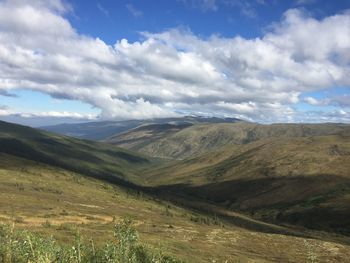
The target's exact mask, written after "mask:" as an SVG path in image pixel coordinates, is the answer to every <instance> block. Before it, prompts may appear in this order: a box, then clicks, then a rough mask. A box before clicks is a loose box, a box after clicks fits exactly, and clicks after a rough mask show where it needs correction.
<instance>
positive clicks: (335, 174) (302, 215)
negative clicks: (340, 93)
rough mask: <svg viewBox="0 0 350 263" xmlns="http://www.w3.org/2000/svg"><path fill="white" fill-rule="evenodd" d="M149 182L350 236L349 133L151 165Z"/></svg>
mask: <svg viewBox="0 0 350 263" xmlns="http://www.w3.org/2000/svg"><path fill="white" fill-rule="evenodd" d="M146 174H147V176H144V177H143V179H144V182H145V184H149V185H158V186H159V188H160V189H162V188H163V189H167V191H174V192H177V193H180V192H181V193H183V192H186V193H187V194H188V195H191V196H197V197H200V198H202V199H203V200H207V201H214V202H215V203H217V204H220V205H222V206H223V207H226V208H230V209H235V210H241V211H245V212H247V213H251V214H253V215H254V216H255V217H256V218H259V219H264V220H267V221H270V222H277V223H283V222H284V223H290V224H297V225H302V226H307V227H309V228H316V229H323V230H329V231H334V230H335V231H338V232H342V233H344V234H347V235H349V234H350V224H349V221H348V218H349V216H350V206H349V203H350V136H348V135H344V136H341V135H333V136H315V137H304V138H302V137H300V138H279V139H266V140H259V141H256V142H252V143H248V144H246V145H232V146H227V147H224V148H221V149H219V150H217V151H213V152H210V153H207V154H203V155H200V156H197V157H193V158H189V159H186V160H183V161H174V162H170V163H168V164H167V165H164V166H163V167H161V168H160V167H157V168H155V169H150V170H149V171H148V172H147V173H146Z"/></svg>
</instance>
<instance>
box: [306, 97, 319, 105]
mask: <svg viewBox="0 0 350 263" xmlns="http://www.w3.org/2000/svg"><path fill="white" fill-rule="evenodd" d="M304 101H305V102H306V103H309V104H311V105H321V104H322V101H319V100H317V99H315V98H313V97H306V98H304Z"/></svg>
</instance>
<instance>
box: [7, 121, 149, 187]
mask: <svg viewBox="0 0 350 263" xmlns="http://www.w3.org/2000/svg"><path fill="white" fill-rule="evenodd" d="M0 152H2V153H6V154H10V155H14V156H18V157H22V158H25V159H29V160H34V161H37V162H41V163H46V164H49V165H54V166H58V167H62V168H65V169H68V170H71V171H75V172H80V173H84V174H86V175H90V176H93V177H96V178H101V179H104V180H109V181H114V182H119V183H124V182H126V181H129V180H130V179H131V178H132V177H133V175H134V172H135V168H137V167H139V166H142V165H146V164H148V163H149V160H148V159H147V158H145V157H143V156H140V155H137V154H134V153H131V152H129V151H127V150H123V149H121V148H118V147H114V146H112V145H106V144H103V143H99V142H92V141H86V140H80V139H75V138H71V137H66V136H61V135H56V134H52V133H48V132H44V131H40V130H37V129H33V128H29V127H25V126H21V125H16V124H10V123H6V122H0Z"/></svg>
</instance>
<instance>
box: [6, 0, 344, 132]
mask: <svg viewBox="0 0 350 263" xmlns="http://www.w3.org/2000/svg"><path fill="white" fill-rule="evenodd" d="M349 10H350V0H338V1H331V0H323V1H321V0H284V1H278V0H270V1H269V0H251V1H248V0H169V1H150V0H148V1H146V0H141V1H136V0H134V1H130V0H118V1H112V0H98V1H93V0H92V1H83V0H70V1H68V0H67V1H61V0H47V1H43V0H33V1H25V0H18V1H11V0H7V1H0V36H1V38H0V63H2V65H3V67H2V69H0V119H3V120H10V121H15V122H20V123H25V124H28V125H31V124H32V125H34V126H37V125H45V124H47V123H48V122H49V123H50V124H51V123H59V122H62V121H64V122H81V121H91V120H104V119H115V120H119V119H135V118H136V119H142V118H157V117H166V116H178V115H179V114H180V115H181V114H197V115H209V116H228V117H238V118H242V119H246V120H249V121H258V122H266V123H271V122H325V121H330V122H350V101H349V100H350V55H349V54H350V33H349V32H350V29H349V28H350V11H349ZM9 14H14V15H12V17H11V16H10V15H9ZM16 15H17V16H16ZM13 16H16V19H13ZM18 39H20V41H18ZM9 54H11V55H9ZM48 120H49V121H48ZM31 121H32V123H31Z"/></svg>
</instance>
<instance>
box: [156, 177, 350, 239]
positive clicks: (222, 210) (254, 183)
mask: <svg viewBox="0 0 350 263" xmlns="http://www.w3.org/2000/svg"><path fill="white" fill-rule="evenodd" d="M153 191H154V192H156V193H158V194H159V195H161V196H164V197H165V198H168V199H169V200H173V201H175V202H178V203H180V204H181V205H184V206H187V207H190V208H194V209H198V210H201V211H203V212H206V213H211V214H217V215H219V216H221V217H223V218H224V219H225V220H226V221H228V222H230V223H233V224H234V225H237V226H240V227H244V228H248V229H251V230H255V231H261V232H268V233H281V234H291V235H304V234H301V233H302V231H298V230H297V229H298V227H299V230H301V229H300V227H303V228H308V229H312V230H321V231H326V232H329V233H338V234H342V235H345V236H350V221H349V218H350V205H349V204H350V195H349V194H350V180H349V179H346V178H342V177H336V176H333V175H317V176H293V177H274V178H259V179H253V178H252V179H245V180H243V179H240V180H232V181H226V182H218V183H210V184H206V185H202V186H192V185H186V184H178V185H169V186H161V187H157V188H154V189H153ZM234 211H240V212H243V213H244V214H246V215H249V216H242V214H238V213H235V212H234ZM252 218H255V219H257V220H255V219H252ZM286 225H288V226H292V228H293V226H295V230H292V228H290V227H288V228H287V227H283V226H286ZM349 242H350V241H349Z"/></svg>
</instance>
